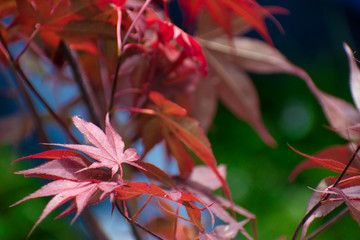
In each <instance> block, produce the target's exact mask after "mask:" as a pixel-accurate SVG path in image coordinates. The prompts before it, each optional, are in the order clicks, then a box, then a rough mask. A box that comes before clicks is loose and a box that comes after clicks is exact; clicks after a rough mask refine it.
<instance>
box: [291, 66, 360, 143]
mask: <svg viewBox="0 0 360 240" xmlns="http://www.w3.org/2000/svg"><path fill="white" fill-rule="evenodd" d="M298 76H299V77H301V78H303V79H304V80H305V82H306V83H307V85H308V87H309V88H310V90H311V91H312V93H313V94H314V95H315V97H316V98H317V99H318V101H319V102H320V104H321V106H322V109H323V111H324V113H325V115H326V118H327V119H328V121H329V123H330V124H331V127H332V128H333V129H334V130H335V131H336V132H337V133H338V134H339V135H340V136H341V137H343V138H345V139H346V140H350V141H354V142H356V141H359V140H360V134H359V133H358V132H354V131H352V130H350V129H352V127H353V126H356V125H357V124H358V123H359V122H360V112H359V111H358V109H356V108H355V107H354V106H353V105H351V104H350V103H348V102H346V101H344V100H343V99H340V98H337V97H334V96H332V95H330V94H327V93H325V92H323V91H321V90H320V89H318V88H317V87H316V85H315V84H314V82H313V81H312V80H311V78H310V77H309V76H308V75H307V74H306V73H305V72H304V71H301V70H299V72H298Z"/></svg>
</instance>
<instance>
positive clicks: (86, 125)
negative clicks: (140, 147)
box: [51, 115, 141, 178]
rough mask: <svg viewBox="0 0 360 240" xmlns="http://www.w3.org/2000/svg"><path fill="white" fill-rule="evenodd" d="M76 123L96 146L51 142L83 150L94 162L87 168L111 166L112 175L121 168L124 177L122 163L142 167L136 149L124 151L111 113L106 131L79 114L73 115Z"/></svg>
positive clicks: (107, 118) (107, 120)
mask: <svg viewBox="0 0 360 240" xmlns="http://www.w3.org/2000/svg"><path fill="white" fill-rule="evenodd" d="M73 122H74V125H75V126H76V127H77V129H79V131H80V132H81V133H82V134H83V135H84V136H85V138H86V139H87V140H88V141H89V142H90V143H91V144H93V145H94V146H89V145H80V144H51V145H55V146H60V147H66V148H70V149H74V150H78V151H81V152H83V153H85V154H87V155H88V156H90V157H92V158H93V159H94V160H96V162H93V163H92V164H91V165H90V166H88V167H87V168H84V170H86V169H94V168H101V167H106V168H110V169H111V172H112V176H114V174H115V173H117V171H118V170H119V169H120V177H121V178H122V168H121V164H122V163H128V164H130V165H133V166H135V167H138V168H141V167H140V166H139V165H137V164H136V163H135V161H137V160H138V159H139V158H140V156H139V154H138V153H137V152H136V150H135V149H133V148H129V149H126V150H125V151H124V147H125V145H124V142H123V140H122V138H121V136H120V135H119V134H118V133H117V132H116V130H115V129H114V128H113V127H112V126H111V124H110V121H109V115H107V116H106V129H105V133H104V132H103V131H102V130H101V129H100V128H99V127H97V126H96V125H94V124H93V123H91V122H87V121H85V120H83V119H81V118H79V117H78V116H75V117H73Z"/></svg>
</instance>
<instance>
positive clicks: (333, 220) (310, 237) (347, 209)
mask: <svg viewBox="0 0 360 240" xmlns="http://www.w3.org/2000/svg"><path fill="white" fill-rule="evenodd" d="M348 211H349V208H348V207H346V208H345V209H343V210H342V211H341V212H340V213H339V214H338V215H336V216H335V217H333V218H332V219H330V220H329V221H328V222H327V223H325V224H324V225H322V226H321V227H320V228H318V229H317V230H316V231H314V232H313V233H311V234H310V235H309V236H308V237H307V238H305V240H311V239H314V238H315V237H316V236H317V235H319V234H320V233H321V232H322V231H324V230H325V229H327V228H328V227H330V226H331V225H333V224H334V223H335V222H336V221H338V220H339V219H340V218H342V217H343V216H344V215H345V214H346V213H347V212H348Z"/></svg>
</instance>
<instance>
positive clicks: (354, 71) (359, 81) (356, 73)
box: [344, 43, 360, 110]
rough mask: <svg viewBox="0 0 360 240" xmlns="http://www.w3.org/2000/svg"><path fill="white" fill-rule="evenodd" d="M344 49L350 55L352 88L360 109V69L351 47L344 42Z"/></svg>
mask: <svg viewBox="0 0 360 240" xmlns="http://www.w3.org/2000/svg"><path fill="white" fill-rule="evenodd" d="M344 49H345V52H346V54H347V56H348V60H349V65H350V90H351V94H352V97H353V99H354V102H355V105H356V107H357V109H358V110H359V109H360V70H359V67H358V66H357V64H356V62H355V58H354V55H353V53H352V51H351V49H350V47H349V46H348V45H347V44H346V43H344Z"/></svg>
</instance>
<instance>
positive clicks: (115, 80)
mask: <svg viewBox="0 0 360 240" xmlns="http://www.w3.org/2000/svg"><path fill="white" fill-rule="evenodd" d="M122 56H123V54H121V55H120V56H119V57H118V60H117V63H116V68H115V76H114V80H113V83H112V87H111V95H110V103H109V107H108V112H111V109H112V108H113V106H114V98H115V97H114V96H115V91H116V86H117V82H118V77H119V76H118V75H119V70H120V66H121V60H122Z"/></svg>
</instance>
